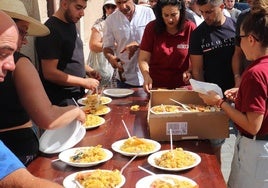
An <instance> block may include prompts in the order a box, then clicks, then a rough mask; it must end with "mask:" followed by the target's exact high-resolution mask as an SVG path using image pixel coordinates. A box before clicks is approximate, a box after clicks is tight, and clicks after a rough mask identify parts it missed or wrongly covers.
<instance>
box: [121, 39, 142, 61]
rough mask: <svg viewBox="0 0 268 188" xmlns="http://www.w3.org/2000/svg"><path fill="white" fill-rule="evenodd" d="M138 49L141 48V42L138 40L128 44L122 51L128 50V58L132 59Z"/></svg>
mask: <svg viewBox="0 0 268 188" xmlns="http://www.w3.org/2000/svg"><path fill="white" fill-rule="evenodd" d="M138 49H139V44H138V43H137V42H136V41H133V42H131V43H130V44H128V45H127V46H126V47H125V48H124V49H123V50H122V51H121V52H120V53H124V52H127V53H128V59H131V58H132V57H133V55H134V54H135V52H136V51H137V50H138Z"/></svg>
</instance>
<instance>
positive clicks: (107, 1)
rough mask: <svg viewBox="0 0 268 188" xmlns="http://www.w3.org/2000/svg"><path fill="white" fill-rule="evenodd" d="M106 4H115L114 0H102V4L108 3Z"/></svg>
mask: <svg viewBox="0 0 268 188" xmlns="http://www.w3.org/2000/svg"><path fill="white" fill-rule="evenodd" d="M108 4H111V5H115V6H116V4H115V2H114V0H104V3H103V6H104V5H108Z"/></svg>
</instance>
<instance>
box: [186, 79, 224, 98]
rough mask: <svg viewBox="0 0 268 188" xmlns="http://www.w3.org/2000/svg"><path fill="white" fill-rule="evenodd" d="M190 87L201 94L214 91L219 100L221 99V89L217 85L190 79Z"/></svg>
mask: <svg viewBox="0 0 268 188" xmlns="http://www.w3.org/2000/svg"><path fill="white" fill-rule="evenodd" d="M190 83H191V86H192V88H193V90H194V91H196V92H198V93H202V94H207V92H208V91H211V90H213V91H215V92H216V93H218V94H219V95H220V96H221V98H223V93H222V90H221V88H220V87H219V86H218V85H217V84H213V83H208V82H201V81H197V80H194V79H190Z"/></svg>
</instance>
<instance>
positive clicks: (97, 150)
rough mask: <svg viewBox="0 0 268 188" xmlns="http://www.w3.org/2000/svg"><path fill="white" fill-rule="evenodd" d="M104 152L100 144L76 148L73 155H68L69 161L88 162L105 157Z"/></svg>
mask: <svg viewBox="0 0 268 188" xmlns="http://www.w3.org/2000/svg"><path fill="white" fill-rule="evenodd" d="M105 157H106V153H105V151H104V150H103V149H102V146H101V145H97V146H95V147H89V148H87V149H78V150H77V151H76V152H75V154H74V155H73V156H71V157H70V162H73V163H90V162H96V161H101V160H103V159H105Z"/></svg>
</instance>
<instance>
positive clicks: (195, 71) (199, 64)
mask: <svg viewBox="0 0 268 188" xmlns="http://www.w3.org/2000/svg"><path fill="white" fill-rule="evenodd" d="M190 61H191V65H192V77H193V78H194V79H196V80H199V81H204V75H203V56H202V55H190Z"/></svg>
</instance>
